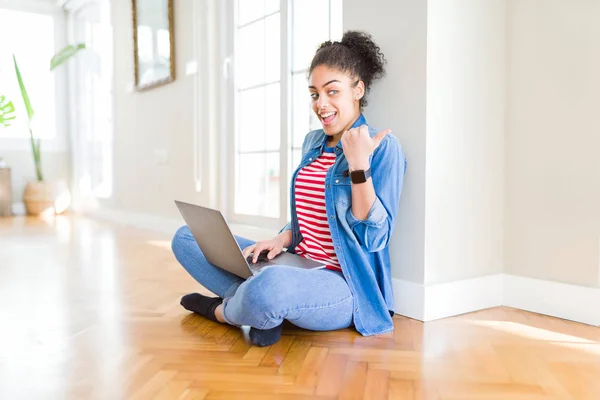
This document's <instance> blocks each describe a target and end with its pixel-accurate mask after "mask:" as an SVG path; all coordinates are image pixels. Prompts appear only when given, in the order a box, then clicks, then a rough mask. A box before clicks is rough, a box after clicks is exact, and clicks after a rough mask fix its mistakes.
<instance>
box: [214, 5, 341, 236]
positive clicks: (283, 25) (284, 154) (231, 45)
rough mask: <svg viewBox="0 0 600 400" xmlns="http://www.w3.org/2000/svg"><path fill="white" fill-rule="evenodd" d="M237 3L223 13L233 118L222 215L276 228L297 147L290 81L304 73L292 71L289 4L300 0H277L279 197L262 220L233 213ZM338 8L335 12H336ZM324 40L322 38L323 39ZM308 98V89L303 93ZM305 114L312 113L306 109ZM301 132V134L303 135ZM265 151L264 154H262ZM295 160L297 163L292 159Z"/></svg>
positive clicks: (285, 210) (285, 215) (285, 207)
mask: <svg viewBox="0 0 600 400" xmlns="http://www.w3.org/2000/svg"><path fill="white" fill-rule="evenodd" d="M238 1H243V0H230V2H228V3H229V7H228V13H227V26H230V27H231V29H230V32H229V33H230V34H229V37H228V40H227V43H226V46H227V51H226V54H230V56H229V57H225V59H224V70H225V71H226V72H225V74H226V77H225V78H226V80H227V93H226V96H225V97H226V100H225V102H224V104H225V109H226V110H234V112H235V113H236V115H235V117H234V118H233V119H232V121H230V122H228V123H227V126H226V129H225V130H224V131H225V132H227V139H226V140H227V142H228V143H229V146H227V150H228V151H227V154H224V155H223V156H224V157H225V159H226V160H227V162H226V164H227V166H228V168H227V173H226V175H225V176H226V177H227V185H226V192H227V196H226V200H225V202H224V204H225V207H226V216H227V217H228V219H229V220H230V221H231V222H234V223H239V224H246V225H251V226H261V227H265V228H269V229H278V228H281V227H282V226H284V225H285V224H286V223H287V222H288V221H289V212H290V210H289V197H290V193H289V180H290V177H291V173H292V172H293V171H294V169H295V167H296V166H295V165H291V161H292V159H293V151H294V150H297V149H298V148H297V147H293V137H292V134H293V133H292V128H293V127H292V120H293V114H292V111H293V110H292V101H293V99H292V91H293V88H292V80H293V77H294V75H296V74H297V73H306V72H307V71H308V70H307V69H303V70H294V69H293V68H292V67H293V64H292V57H293V47H292V46H293V44H292V41H293V38H292V36H293V25H292V24H293V22H294V21H293V4H292V2H293V1H301V0H280V6H279V13H280V18H281V19H280V30H281V31H280V33H281V36H280V37H281V39H280V54H281V60H280V80H279V83H280V100H281V101H280V104H281V107H280V126H281V129H280V145H279V149H278V150H277V152H278V153H279V179H280V187H279V190H280V195H279V210H280V212H279V214H280V215H279V217H277V218H274V217H266V216H258V215H246V214H240V213H236V212H235V196H236V174H237V165H236V157H237V152H238V148H237V143H236V142H235V141H236V138H237V135H236V129H237V121H238V115H237V113H238V111H239V107H238V93H237V92H238V88H237V87H236V83H235V74H236V72H237V71H236V59H235V56H236V54H237V52H236V50H237V49H236V46H237V44H238V40H237V34H238V29H239V28H240V27H239V26H238V24H237V21H236V18H237V11H238V10H237V3H238ZM334 1H338V5H337V6H338V7H339V9H341V6H342V1H341V0H328V2H329V10H330V11H329V37H330V38H332V36H333V35H334V32H332V30H333V29H334V28H335V26H334V24H333V23H332V21H333V18H332V11H333V9H332V4H333V2H334ZM339 9H338V10H339ZM339 22H340V23H339V27H341V16H340V21H339ZM247 24H248V22H245V23H244V24H243V25H242V26H246V25H247ZM324 40H325V39H324ZM307 96H308V90H307ZM309 112H312V111H310V110H309ZM307 133H308V131H307V132H305V134H307ZM261 153H263V152H262V151H261ZM266 153H267V152H266V151H265V154H266ZM296 161H297V160H296Z"/></svg>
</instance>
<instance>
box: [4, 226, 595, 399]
mask: <svg viewBox="0 0 600 400" xmlns="http://www.w3.org/2000/svg"><path fill="white" fill-rule="evenodd" d="M169 240H170V238H169V237H168V236H166V235H163V234H158V233H154V232H149V231H142V230H137V229H134V228H130V227H125V226H121V225H115V224H110V223H104V222H99V221H95V220H92V219H88V218H84V217H80V216H60V217H57V218H55V219H50V220H40V219H35V218H23V217H18V218H2V219H0V316H2V319H1V320H2V328H1V329H0V398H2V399H13V398H14V399H16V398H25V399H37V398H43V399H48V400H52V399H60V400H63V399H83V398H85V399H105V398H106V399H111V400H113V399H115V400H118V399H155V400H160V399H175V400H192V399H238V398H240V399H242V398H243V399H281V398H285V399H338V398H339V399H362V398H365V399H387V398H389V399H399V398H400V399H404V398H407V399H428V400H429V399H461V400H464V399H503V400H504V399H597V398H598V393H600V384H599V383H598V382H600V380H599V379H598V376H600V328H597V327H591V326H587V325H583V324H578V323H574V322H571V321H565V320H561V319H556V318H550V317H547V316H542V315H538V314H533V313H528V312H525V311H520V310H515V309H511V308H507V307H497V308H493V309H489V310H483V311H478V312H475V313H470V314H465V315H461V316H457V317H454V318H447V319H443V320H439V321H434V322H431V323H427V324H423V323H421V322H418V321H415V320H411V319H408V318H404V317H400V316H395V317H394V323H395V330H394V332H393V333H391V334H386V335H382V336H378V337H362V336H361V335H359V334H358V333H357V332H356V331H354V330H353V329H344V330H341V331H337V332H309V331H305V330H303V329H299V328H296V327H294V326H292V325H291V324H286V325H285V328H284V332H283V336H282V339H281V340H280V341H279V342H278V343H277V344H275V345H273V346H271V347H266V348H257V347H253V346H251V345H250V344H249V343H248V329H247V328H242V329H239V328H235V327H230V326H225V325H221V324H217V323H214V322H211V321H207V320H205V319H204V318H202V317H199V316H197V315H192V314H190V313H188V312H187V311H185V310H184V309H183V308H181V306H180V305H179V299H180V298H181V296H182V295H184V294H186V293H189V292H193V291H198V292H202V293H209V292H208V291H207V290H206V289H204V288H202V287H200V286H199V285H198V284H197V283H196V282H195V281H194V280H193V279H192V278H191V277H189V276H188V275H187V273H186V272H185V271H184V270H183V268H181V267H180V266H179V264H178V263H177V261H176V260H175V259H174V257H173V255H172V253H171V250H170V245H169Z"/></svg>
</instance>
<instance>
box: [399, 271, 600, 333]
mask: <svg viewBox="0 0 600 400" xmlns="http://www.w3.org/2000/svg"><path fill="white" fill-rule="evenodd" d="M393 285H394V295H395V306H396V313H397V314H400V315H404V316H406V317H410V318H414V319H417V320H420V321H424V322H427V321H432V320H436V319H440V318H447V317H451V316H454V315H459V314H465V313H468V312H473V311H478V310H483V309H486V308H491V307H497V306H508V307H513V308H518V309H521V310H526V311H531V312H535V313H538V314H544V315H549V316H552V317H557V318H563V319H567V320H571V321H576V322H582V323H584V324H589V325H594V326H599V325H600V288H591V287H584V286H576V285H570V284H566V283H559V282H551V281H545V280H541V279H532V278H526V277H522V276H516V275H508V274H496V275H490V276H483V277H478V278H473V279H465V280H460V281H456V282H449V283H441V284H435V285H420V284H417V283H414V282H407V281H402V280H400V279H394V280H393Z"/></svg>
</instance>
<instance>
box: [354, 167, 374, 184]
mask: <svg viewBox="0 0 600 400" xmlns="http://www.w3.org/2000/svg"><path fill="white" fill-rule="evenodd" d="M370 177H371V168H369V169H367V170H366V171H365V170H364V169H357V170H355V171H352V172H350V181H351V182H352V183H365V182H366V181H367V179H369V178H370Z"/></svg>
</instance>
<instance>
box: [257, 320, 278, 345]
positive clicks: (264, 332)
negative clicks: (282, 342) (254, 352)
mask: <svg viewBox="0 0 600 400" xmlns="http://www.w3.org/2000/svg"><path fill="white" fill-rule="evenodd" d="M282 330H283V324H281V325H279V326H276V327H275V328H271V329H256V328H250V332H249V336H250V342H252V344H253V345H255V346H259V347H265V346H270V345H272V344H274V343H277V341H278V340H279V338H280V337H281V331H282Z"/></svg>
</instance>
